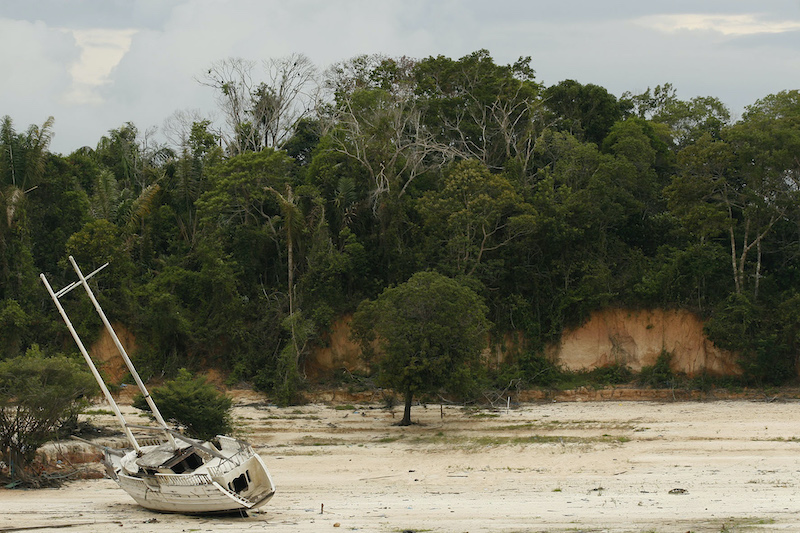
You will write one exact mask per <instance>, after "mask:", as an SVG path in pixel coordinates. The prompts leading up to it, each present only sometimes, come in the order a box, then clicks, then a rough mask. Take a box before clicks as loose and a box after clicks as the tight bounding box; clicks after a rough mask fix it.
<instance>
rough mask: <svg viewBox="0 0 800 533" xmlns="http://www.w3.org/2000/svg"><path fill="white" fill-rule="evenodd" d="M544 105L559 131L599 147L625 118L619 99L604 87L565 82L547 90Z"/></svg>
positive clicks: (570, 81)
mask: <svg viewBox="0 0 800 533" xmlns="http://www.w3.org/2000/svg"><path fill="white" fill-rule="evenodd" d="M543 96H544V99H545V105H546V106H547V108H548V109H549V110H550V111H551V112H552V113H553V115H554V117H553V122H555V124H556V127H557V128H558V129H559V130H563V131H567V132H569V133H571V134H573V135H575V136H576V137H579V138H581V139H583V140H586V141H588V142H593V143H595V144H597V145H598V146H600V145H602V143H603V139H605V137H606V135H608V132H609V130H610V129H611V126H613V125H614V123H615V122H616V121H618V120H620V119H621V118H622V107H621V106H620V104H619V103H618V102H617V98H616V97H615V96H614V95H613V94H611V93H609V92H608V91H607V90H606V89H604V88H603V87H600V86H599V85H594V84H592V83H589V84H586V85H582V84H580V83H578V82H577V81H575V80H564V81H562V82H561V83H558V84H557V85H553V86H551V87H548V88H547V89H545V90H544V92H543Z"/></svg>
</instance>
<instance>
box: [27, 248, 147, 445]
mask: <svg viewBox="0 0 800 533" xmlns="http://www.w3.org/2000/svg"><path fill="white" fill-rule="evenodd" d="M106 266H108V263H106V264H105V265H103V266H101V267H100V268H98V269H97V270H95V271H94V272H92V273H91V274H89V275H88V276H87V278H86V279H88V278H90V277H92V276H93V275H94V274H96V273H98V272H100V270H102V269H103V268H105V267H106ZM39 277H40V278H42V282H43V283H44V286H45V287H46V288H47V292H49V293H50V297H51V298H53V301H54V302H55V304H56V308H57V309H58V312H59V313H60V314H61V318H63V319H64V323H65V324H66V325H67V329H69V332H70V333H71V334H72V338H73V339H75V344H77V345H78V349H79V350H80V351H81V354H83V358H84V359H85V360H86V364H88V365H89V369H90V370H91V371H92V375H93V376H94V379H95V380H96V381H97V384H98V385H99V386H100V390H101V391H103V396H105V397H106V401H108V403H109V404H110V405H111V409H113V411H114V414H115V415H116V416H117V420H118V421H119V423H120V425H121V426H122V431H123V432H124V433H125V437H127V439H128V442H130V444H131V446H133V449H134V450H136V453H137V454H141V453H142V450H141V448H140V447H139V443H138V442H136V437H134V436H133V433H131V430H130V428H129V427H128V424H127V423H126V422H125V417H124V416H122V412H121V411H120V410H119V406H117V402H115V401H114V398H113V397H112V396H111V393H110V392H109V391H108V387H106V384H105V382H104V381H103V378H102V377H101V376H100V372H98V371H97V367H96V366H95V365H94V361H92V358H91V357H89V353H88V352H87V351H86V347H85V346H84V345H83V342H82V341H81V338H80V337H79V336H78V333H77V332H76V331H75V328H74V327H72V322H70V320H69V317H68V316H67V312H66V311H64V308H63V307H62V306H61V302H60V301H59V300H58V299H59V298H60V297H61V296H63V295H64V294H66V293H68V292H69V291H71V290H72V289H73V288H75V287H76V286H77V283H72V284H70V285H68V286H66V287H64V288H63V289H61V290H60V291H58V294H56V293H55V292H53V288H52V287H51V286H50V283H49V282H48V281H47V278H46V277H45V275H44V274H39Z"/></svg>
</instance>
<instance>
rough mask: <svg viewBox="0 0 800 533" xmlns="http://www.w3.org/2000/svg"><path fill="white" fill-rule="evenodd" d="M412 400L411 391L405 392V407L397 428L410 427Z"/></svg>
mask: <svg viewBox="0 0 800 533" xmlns="http://www.w3.org/2000/svg"><path fill="white" fill-rule="evenodd" d="M413 398H414V394H413V393H412V392H411V390H407V391H406V406H405V408H404V409H403V419H402V420H401V421H400V423H399V424H397V425H398V426H410V425H411V400H412V399H413Z"/></svg>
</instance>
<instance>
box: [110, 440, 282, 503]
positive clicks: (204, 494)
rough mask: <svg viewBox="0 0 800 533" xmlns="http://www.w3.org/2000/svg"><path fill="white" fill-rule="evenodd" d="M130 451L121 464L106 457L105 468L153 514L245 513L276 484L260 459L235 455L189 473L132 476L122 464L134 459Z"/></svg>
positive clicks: (267, 497)
mask: <svg viewBox="0 0 800 533" xmlns="http://www.w3.org/2000/svg"><path fill="white" fill-rule="evenodd" d="M132 454H133V452H130V453H129V454H128V455H127V456H126V457H124V458H123V459H122V460H121V461H120V460H119V459H117V460H116V461H115V460H114V458H112V457H109V456H108V455H107V456H106V457H107V459H106V468H107V470H108V471H109V473H110V474H111V477H112V478H113V479H114V480H115V481H116V482H117V484H118V485H119V487H120V488H121V489H122V490H124V491H125V492H127V493H128V494H129V495H130V496H131V498H133V499H134V500H135V501H136V503H138V504H139V505H141V506H142V507H145V508H147V509H151V510H153V511H159V512H167V513H183V514H208V513H232V512H246V511H250V510H253V509H257V508H258V507H260V506H262V505H264V504H265V503H267V502H268V501H269V500H270V499H271V498H272V496H273V495H274V494H275V485H274V484H273V482H272V477H271V476H270V474H269V471H268V470H267V468H266V465H265V464H264V462H263V460H262V459H261V457H260V456H259V455H258V454H256V453H254V452H252V451H250V452H249V453H247V452H246V451H245V452H242V451H240V452H238V453H237V454H235V455H232V456H231V457H229V458H226V459H223V460H221V461H220V462H219V464H218V465H212V464H208V465H204V466H202V467H200V468H198V469H197V470H195V471H193V472H192V473H186V474H167V473H155V474H144V473H136V474H131V473H129V472H126V469H125V468H122V466H121V464H122V463H125V462H126V458H127V460H128V462H130V461H133V460H135V455H132Z"/></svg>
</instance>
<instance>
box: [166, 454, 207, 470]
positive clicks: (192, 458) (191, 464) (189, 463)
mask: <svg viewBox="0 0 800 533" xmlns="http://www.w3.org/2000/svg"><path fill="white" fill-rule="evenodd" d="M202 464H203V458H202V457H200V456H199V455H197V454H196V453H193V454H191V455H189V456H187V457H186V458H185V459H183V460H182V461H179V462H177V463H175V464H174V465H172V471H173V472H175V473H176V474H183V473H184V472H191V471H192V470H194V469H195V468H197V467H198V466H201V465H202Z"/></svg>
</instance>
